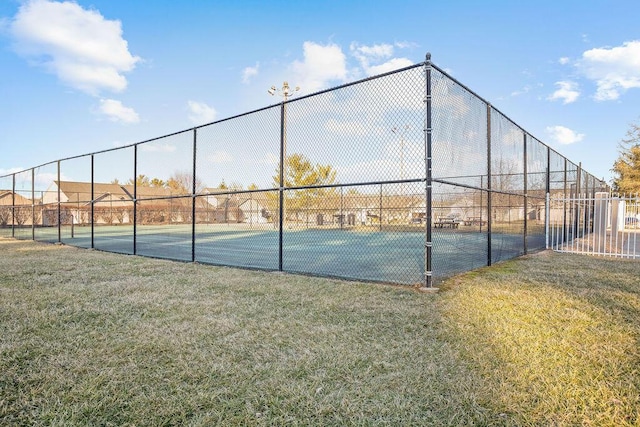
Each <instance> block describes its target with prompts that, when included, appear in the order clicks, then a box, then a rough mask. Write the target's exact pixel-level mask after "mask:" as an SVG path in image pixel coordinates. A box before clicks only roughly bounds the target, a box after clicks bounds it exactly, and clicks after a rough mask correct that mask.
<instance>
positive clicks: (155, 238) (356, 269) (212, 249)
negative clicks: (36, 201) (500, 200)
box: [29, 224, 544, 284]
mask: <svg viewBox="0 0 640 427" xmlns="http://www.w3.org/2000/svg"><path fill="white" fill-rule="evenodd" d="M29 231H30V230H29ZM191 232H192V228H191V225H189V224H184V225H144V226H137V227H136V239H135V251H134V238H133V226H96V227H95V228H94V247H95V249H98V250H104V251H108V252H117V253H123V254H134V253H135V254H136V255H142V256H149V257H155V258H166V259H173V260H182V261H191V260H192V250H193V259H195V261H196V262H201V263H206V264H214V265H226V266H235V267H243V268H256V269H264V270H273V271H278V270H279V261H280V260H279V250H278V247H279V231H278V230H277V229H274V226H273V224H265V225H262V226H260V225H258V226H256V225H254V226H249V225H247V224H213V225H212V224H204V225H203V224H198V225H196V228H195V235H194V236H195V238H194V239H193V242H192V234H191ZM29 234H30V233H29ZM36 236H37V240H40V241H49V242H57V241H58V232H57V228H55V227H53V228H38V229H36ZM433 237H434V239H433V241H434V243H433V245H434V247H435V248H437V250H435V251H434V254H433V267H434V268H433V270H434V271H433V274H434V277H435V278H436V279H437V278H443V277H446V276H449V275H451V274H454V273H457V272H461V271H467V270H469V268H477V267H481V266H484V265H487V252H488V243H487V239H488V235H487V233H486V232H473V231H464V230H463V231H458V230H448V229H444V230H437V231H436V232H434V234H433ZM60 238H61V239H60V240H61V242H62V243H64V244H68V245H72V246H77V247H81V248H91V247H92V246H91V227H90V226H77V225H76V226H74V227H73V230H72V228H71V226H65V227H62V228H61V235H60ZM541 243H542V245H544V242H543V241H542V242H541ZM491 248H492V256H493V261H499V260H501V259H508V258H512V257H514V256H518V255H521V254H522V248H523V245H522V236H521V235H516V234H504V233H494V234H493V235H492V238H491ZM424 266H425V240H424V233H423V232H419V231H417V230H416V231H370V230H358V229H339V228H303V229H286V230H283V236H282V270H283V271H287V272H294V273H303V274H314V275H322V276H335V277H341V278H347V279H354V280H370V281H379V282H389V283H401V284H417V283H422V282H423V280H424V275H425V271H424Z"/></svg>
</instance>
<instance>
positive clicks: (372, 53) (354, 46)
mask: <svg viewBox="0 0 640 427" xmlns="http://www.w3.org/2000/svg"><path fill="white" fill-rule="evenodd" d="M349 49H350V50H351V54H352V55H353V56H355V57H356V58H357V59H358V60H360V61H367V62H368V61H370V60H372V59H385V58H390V57H391V56H392V55H393V45H390V44H386V43H385V44H375V45H372V46H361V45H359V44H358V43H355V42H353V43H351V46H349Z"/></svg>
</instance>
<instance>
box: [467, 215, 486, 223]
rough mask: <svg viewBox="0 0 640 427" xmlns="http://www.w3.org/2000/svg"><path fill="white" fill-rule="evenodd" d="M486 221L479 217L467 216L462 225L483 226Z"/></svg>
mask: <svg viewBox="0 0 640 427" xmlns="http://www.w3.org/2000/svg"><path fill="white" fill-rule="evenodd" d="M486 223H487V221H486V220H484V219H482V217H479V216H469V217H467V218H466V219H465V220H464V225H485V224H486Z"/></svg>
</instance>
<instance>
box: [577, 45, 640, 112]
mask: <svg viewBox="0 0 640 427" xmlns="http://www.w3.org/2000/svg"><path fill="white" fill-rule="evenodd" d="M579 67H580V69H581V70H582V71H583V73H584V74H585V75H586V76H587V78H589V79H591V80H593V81H595V82H596V85H597V87H598V89H597V91H596V94H595V99H596V100H598V101H610V100H615V99H618V98H619V97H620V95H621V94H622V93H624V92H625V91H627V90H628V89H632V88H640V40H634V41H630V42H625V43H623V44H622V46H616V47H613V48H596V49H590V50H587V51H586V52H584V53H583V54H582V60H581V61H580V63H579Z"/></svg>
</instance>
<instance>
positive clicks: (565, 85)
mask: <svg viewBox="0 0 640 427" xmlns="http://www.w3.org/2000/svg"><path fill="white" fill-rule="evenodd" d="M556 86H558V89H557V90H556V91H555V92H553V93H552V94H551V95H549V97H548V98H547V99H548V100H549V101H555V100H562V103H563V104H571V103H572V102H575V101H576V100H577V99H578V97H579V96H580V91H578V84H577V83H575V82H571V81H560V82H556Z"/></svg>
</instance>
